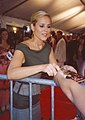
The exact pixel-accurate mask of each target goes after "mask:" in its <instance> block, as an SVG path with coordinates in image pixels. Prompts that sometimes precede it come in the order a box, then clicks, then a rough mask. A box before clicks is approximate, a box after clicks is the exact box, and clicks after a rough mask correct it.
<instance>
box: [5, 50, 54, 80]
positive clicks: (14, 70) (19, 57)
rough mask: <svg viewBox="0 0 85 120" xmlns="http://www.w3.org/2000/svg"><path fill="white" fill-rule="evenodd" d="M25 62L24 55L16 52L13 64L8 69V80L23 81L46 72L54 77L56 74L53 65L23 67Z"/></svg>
mask: <svg viewBox="0 0 85 120" xmlns="http://www.w3.org/2000/svg"><path fill="white" fill-rule="evenodd" d="M24 61H25V58H24V54H23V53H22V52H21V51H19V50H16V51H15V53H14V56H13V58H12V60H11V63H10V65H9V67H8V71H7V75H8V79H12V80H17V79H22V78H25V77H28V76H31V75H34V74H36V73H39V72H46V73H47V74H48V75H49V76H53V75H54V74H53V73H54V72H56V71H55V69H54V67H53V66H52V64H41V65H35V66H26V67H22V64H23V63H24ZM53 71H54V72H53Z"/></svg>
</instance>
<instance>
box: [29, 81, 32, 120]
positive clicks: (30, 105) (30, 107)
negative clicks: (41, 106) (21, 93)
mask: <svg viewBox="0 0 85 120" xmlns="http://www.w3.org/2000/svg"><path fill="white" fill-rule="evenodd" d="M29 120H32V83H30V82H29Z"/></svg>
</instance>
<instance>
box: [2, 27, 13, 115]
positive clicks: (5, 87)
mask: <svg viewBox="0 0 85 120" xmlns="http://www.w3.org/2000/svg"><path fill="white" fill-rule="evenodd" d="M8 51H10V52H13V50H12V49H11V46H10V41H9V35H8V31H7V29H5V28H1V29H0V74H7V68H8V65H9V63H10V60H9V59H8V58H7V54H8ZM8 109H9V81H8V80H6V81H4V80H0V113H3V112H5V111H6V110H8Z"/></svg>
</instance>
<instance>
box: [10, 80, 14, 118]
mask: <svg viewBox="0 0 85 120" xmlns="http://www.w3.org/2000/svg"><path fill="white" fill-rule="evenodd" d="M10 120H13V81H12V80H11V81H10Z"/></svg>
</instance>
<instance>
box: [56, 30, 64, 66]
mask: <svg viewBox="0 0 85 120" xmlns="http://www.w3.org/2000/svg"><path fill="white" fill-rule="evenodd" d="M57 39H58V42H57V45H56V48H55V57H56V61H57V63H58V65H59V66H60V67H62V66H63V65H64V64H65V62H66V42H65V40H64V39H63V33H62V31H57Z"/></svg>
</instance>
